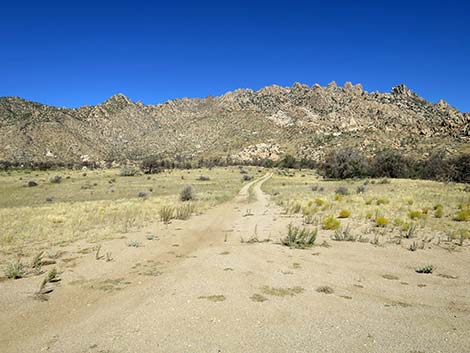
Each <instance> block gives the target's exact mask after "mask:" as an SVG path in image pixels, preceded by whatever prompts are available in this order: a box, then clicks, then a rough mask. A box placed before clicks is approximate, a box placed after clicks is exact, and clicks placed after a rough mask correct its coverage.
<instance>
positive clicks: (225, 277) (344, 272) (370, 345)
mask: <svg viewBox="0 0 470 353" xmlns="http://www.w3.org/2000/svg"><path fill="white" fill-rule="evenodd" d="M269 178H270V175H269V174H267V175H266V176H264V177H262V178H260V179H258V180H255V181H253V182H252V183H250V184H248V185H246V186H245V187H244V188H243V189H242V190H241V192H240V194H239V196H238V197H236V198H235V199H234V200H233V201H231V202H228V203H225V204H223V205H220V206H217V207H215V208H213V209H211V210H209V211H207V212H206V213H204V214H202V215H198V216H194V217H193V218H191V219H190V220H188V221H174V222H173V223H172V224H170V225H168V226H164V225H162V224H161V223H156V224H154V225H152V226H150V227H149V228H148V229H145V230H143V231H140V232H139V233H134V234H129V235H128V237H127V240H129V239H135V240H138V241H140V242H141V243H142V244H143V246H142V247H137V248H133V247H129V246H127V244H126V240H123V239H117V240H111V241H108V242H105V243H103V244H102V249H103V250H102V252H103V253H105V252H111V253H112V257H113V260H112V261H109V262H107V261H105V260H104V259H101V260H96V258H95V253H94V252H91V251H88V253H87V251H86V250H87V244H85V243H77V244H74V245H72V246H70V247H69V248H67V249H66V250H67V252H66V253H65V254H64V255H63V257H62V258H61V260H60V261H59V262H58V268H59V269H60V270H61V271H62V273H61V279H62V280H61V282H60V283H58V284H54V285H53V289H54V291H53V292H52V293H50V295H49V300H48V301H39V300H35V299H33V298H32V294H33V293H34V292H35V291H36V290H37V286H38V282H39V281H40V278H38V277H35V278H26V279H20V280H16V281H6V282H2V283H0V352H2V353H10V352H11V353H13V352H21V353H25V352H77V353H78V352H96V353H98V352H101V353H104V352H107V353H121V352H134V353H138V352H270V353H273V352H348V353H352V352H387V353H389V352H403V353H412V352H414V353H417V352H425V353H430V352H446V353H447V352H455V353H465V352H470V336H469V335H468V332H470V271H469V269H470V254H469V251H468V249H467V248H465V249H463V250H462V251H460V252H452V253H450V252H447V251H445V250H443V249H430V250H426V251H418V252H410V251H406V250H405V249H403V248H400V247H398V246H391V245H390V246H384V247H377V246H373V245H371V244H363V243H348V242H333V241H331V240H330V239H329V234H328V233H321V234H320V237H319V239H318V240H317V243H318V244H320V243H322V242H323V240H327V241H328V243H329V244H330V245H331V247H320V246H315V247H313V248H311V249H308V250H294V249H289V248H287V247H284V246H281V245H280V244H279V238H280V237H281V235H282V234H283V233H285V231H286V227H287V225H288V224H289V223H290V222H296V221H297V222H298V220H295V219H293V218H290V217H287V216H286V215H283V214H282V213H281V210H280V209H279V208H277V207H276V206H275V205H274V204H272V203H271V202H270V200H269V197H268V196H267V195H265V194H264V193H263V192H262V191H261V185H262V183H263V182H265V181H266V180H267V179H269ZM250 188H251V191H250ZM250 193H251V197H250ZM253 196H255V197H253ZM148 234H157V235H158V239H155V240H148V239H147V235H148ZM254 237H256V238H258V239H259V240H260V242H255V243H249V242H247V241H248V240H249V239H252V238H254ZM264 240H270V241H264ZM428 263H431V264H433V265H435V266H436V268H437V269H436V271H435V273H433V274H432V275H421V274H417V273H416V272H415V271H414V269H415V267H416V266H419V265H422V264H428ZM320 287H329V288H331V289H332V291H333V293H330V294H326V293H324V292H321V291H320V292H319V291H318V288H320Z"/></svg>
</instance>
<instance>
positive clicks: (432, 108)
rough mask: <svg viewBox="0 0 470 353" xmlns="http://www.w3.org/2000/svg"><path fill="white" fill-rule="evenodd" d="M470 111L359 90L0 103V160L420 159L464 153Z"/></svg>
mask: <svg viewBox="0 0 470 353" xmlns="http://www.w3.org/2000/svg"><path fill="white" fill-rule="evenodd" d="M469 145H470V114H469V113H461V112H459V111H458V110H457V109H455V108H453V107H451V106H450V105H449V104H447V103H446V102H445V101H442V100H441V101H439V102H438V103H436V104H433V103H431V102H428V101H426V100H424V99H423V98H421V97H419V96H418V95H416V94H415V93H414V92H412V91H411V90H410V89H408V88H407V87H406V86H404V85H400V86H396V87H394V88H393V89H392V91H391V92H390V93H378V92H372V93H368V92H366V91H364V90H363V89H362V86H361V85H359V84H358V85H352V84H351V83H346V84H345V85H344V87H338V86H337V85H336V84H335V83H334V82H333V83H331V84H329V85H328V86H327V87H321V86H319V85H317V84H316V85H314V86H313V87H309V86H307V85H303V84H300V83H296V84H294V85H293V86H292V87H288V88H287V87H280V86H275V85H274V86H269V87H265V88H262V89H260V90H259V91H253V90H249V89H239V90H236V91H233V92H228V93H226V94H224V95H222V96H219V97H207V98H194V99H189V98H182V99H176V100H171V101H168V102H165V103H163V104H158V105H144V104H142V103H140V102H138V103H135V102H132V101H131V100H130V99H128V98H127V97H125V96H124V95H122V94H118V95H115V96H113V97H111V98H110V99H108V100H107V101H106V102H104V103H102V104H99V105H97V106H84V107H80V108H76V109H68V108H58V107H52V106H47V105H43V104H39V103H35V102H30V101H27V100H24V99H21V98H17V97H3V98H0V160H6V161H12V162H30V161H53V162H77V161H83V160H89V161H96V162H101V161H105V160H107V161H113V160H116V161H117V160H123V159H130V160H139V159H143V158H145V157H148V156H151V155H159V156H167V157H171V158H173V157H175V156H176V155H178V156H179V157H180V158H186V159H197V158H201V157H204V158H208V157H227V156H231V157H233V158H238V159H244V160H246V159H251V158H271V159H276V158H278V157H279V156H280V155H282V154H284V153H290V154H294V155H296V156H298V157H307V158H310V159H321V158H322V156H323V155H324V153H325V152H326V151H328V150H330V149H332V148H335V149H337V148H339V147H342V146H354V147H358V148H360V149H361V150H363V151H365V152H366V153H374V151H377V150H380V149H382V148H384V147H392V148H396V149H400V150H403V151H404V152H405V153H407V154H411V155H415V156H419V157H423V156H426V155H428V154H429V153H430V152H432V151H435V150H444V151H446V152H447V153H448V154H451V155H452V154H456V153H460V152H469V150H468V149H469Z"/></svg>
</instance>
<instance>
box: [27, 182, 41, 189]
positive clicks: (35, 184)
mask: <svg viewBox="0 0 470 353" xmlns="http://www.w3.org/2000/svg"><path fill="white" fill-rule="evenodd" d="M27 185H28V187H30V188H32V187H34V186H38V183H36V182H35V181H34V180H30V181H28V184H27Z"/></svg>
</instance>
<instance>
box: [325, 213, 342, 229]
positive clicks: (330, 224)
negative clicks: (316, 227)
mask: <svg viewBox="0 0 470 353" xmlns="http://www.w3.org/2000/svg"><path fill="white" fill-rule="evenodd" d="M340 225H341V222H340V221H338V220H337V219H336V218H334V217H333V216H330V217H327V218H325V219H324V220H323V223H322V228H323V229H326V230H335V229H338V228H339V227H340Z"/></svg>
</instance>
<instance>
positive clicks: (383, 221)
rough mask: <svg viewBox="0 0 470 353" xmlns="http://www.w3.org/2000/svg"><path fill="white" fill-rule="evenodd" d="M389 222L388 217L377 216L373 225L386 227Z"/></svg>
mask: <svg viewBox="0 0 470 353" xmlns="http://www.w3.org/2000/svg"><path fill="white" fill-rule="evenodd" d="M389 223H390V221H389V220H388V218H386V217H384V216H378V217H376V218H375V225H376V226H377V227H382V228H383V227H386V226H388V224H389Z"/></svg>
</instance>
